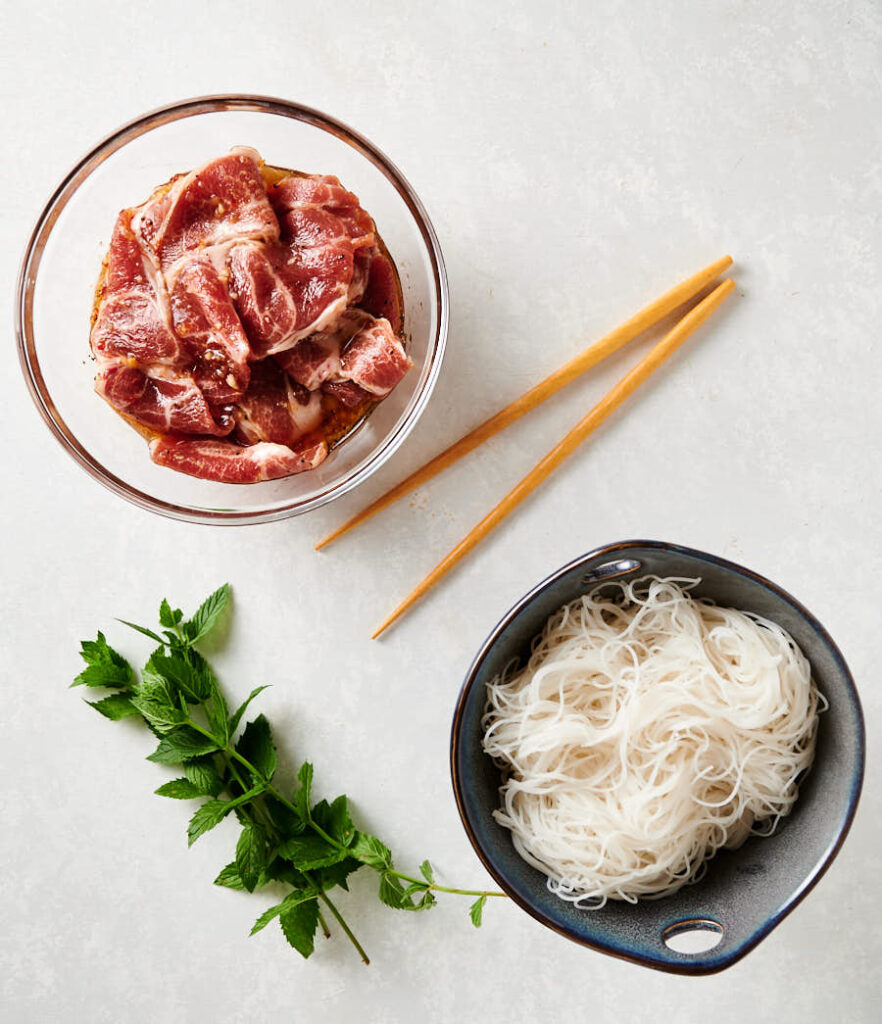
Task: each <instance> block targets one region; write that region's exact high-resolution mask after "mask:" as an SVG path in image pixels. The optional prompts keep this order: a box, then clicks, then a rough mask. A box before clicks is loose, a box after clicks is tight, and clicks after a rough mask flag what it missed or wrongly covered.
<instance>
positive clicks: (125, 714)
mask: <svg viewBox="0 0 882 1024" xmlns="http://www.w3.org/2000/svg"><path fill="white" fill-rule="evenodd" d="M86 703H87V704H88V705H89V707H90V708H94V709H95V710H96V711H100V712H101V714H102V715H104V717H105V718H109V719H111V721H114V722H116V721H119V719H120V718H129V717H131V716H132V715H137V714H138V709H137V708H136V707H134V706H133V705H132V702H131V701H130V700H129V698H128V697H126V696H124V695H123V694H121V693H113V694H111V695H110V696H109V697H105V698H104V699H103V700H87V701H86Z"/></svg>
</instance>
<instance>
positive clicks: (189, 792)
mask: <svg viewBox="0 0 882 1024" xmlns="http://www.w3.org/2000/svg"><path fill="white" fill-rule="evenodd" d="M153 792H154V793H156V795H157V796H167V797H171V799H172V800H194V799H195V798H196V797H198V796H205V794H204V793H203V792H202V790H201V789H200V788H199V787H198V786H194V785H193V783H192V782H190V780H189V779H172V780H171V782H166V783H163V785H161V786H160V787H159V789H154V790H153Z"/></svg>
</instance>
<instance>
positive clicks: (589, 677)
mask: <svg viewBox="0 0 882 1024" xmlns="http://www.w3.org/2000/svg"><path fill="white" fill-rule="evenodd" d="M699 582H700V581H699V580H685V579H659V578H657V577H647V578H644V579H641V580H637V581H635V582H632V583H627V584H626V583H613V584H606V585H605V586H603V587H601V588H598V589H596V590H594V591H593V592H592V593H590V594H587V595H585V596H584V597H581V598H579V599H577V600H575V601H573V602H572V603H570V604H568V605H565V606H564V607H563V608H561V609H560V610H559V611H558V612H557V613H556V614H555V615H553V616H552V617H551V618H550V619H549V620H548V622H547V624H546V626H545V629H544V631H543V633H542V635H541V636H540V637H538V638H537V639H536V640H535V641H534V646H533V652H532V655H531V657H530V659H529V662H528V664H527V665H526V666H525V667H523V668H518V667H517V666H515V665H513V666H511V667H510V668H509V669H508V670H507V671H506V672H505V673H503V675H502V676H501V677H499V678H497V679H495V680H493V682H491V683H490V684H489V686H488V688H487V696H488V702H487V709H486V712H485V716H484V720H483V729H484V741H483V742H484V749H485V751H486V752H487V753H488V754H489V755H490V756H491V757H493V758H494V760H495V761H496V762H497V764H498V765H499V766H500V767H501V768H502V770H503V779H504V781H503V785H502V787H501V789H500V797H501V807H500V808H499V809H498V810H497V811H496V812H495V817H496V819H497V821H498V822H499V823H500V824H502V825H504V826H505V827H506V828H508V829H510V830H511V834H512V838H513V841H514V844H515V847H516V848H517V850H518V852H519V853H520V855H521V856H522V857H523V858H524V859H525V860H526V861H528V862H529V863H530V864H532V865H533V866H534V867H535V868H537V869H538V870H540V871H542V872H544V874H546V875H547V876H548V887H549V889H550V890H551V891H552V892H554V893H556V894H557V895H558V896H560V897H561V898H562V899H565V900H569V901H572V902H573V903H576V904H578V905H579V906H583V907H588V908H599V907H602V906H603V905H604V904H605V903H606V901H607V900H610V899H613V900H627V901H629V902H632V903H633V902H636V900H637V899H638V898H644V897H646V898H658V897H661V896H666V895H668V894H670V893H673V892H675V891H676V890H677V889H679V888H680V887H681V886H683V885H685V884H686V883H687V882H693V881H697V880H698V879H699V878H700V877H701V875H702V874H703V873H704V871H705V869H706V865H707V862H708V860H709V859H710V858H711V857H713V855H714V854H715V853H716V851H717V850H719V849H720V848H721V847H727V848H735V847H737V846H740V845H741V844H742V843H743V842H744V840H745V839H746V838H747V837H748V835H750V834H762V835H770V834H771V833H772V832H774V830H775V828H776V827H777V825H778V822H779V821H780V820H781V818H782V817H783V816H785V815H786V814H788V813H789V811H790V809H791V808H792V806H793V804H794V802H795V800H796V798H797V795H798V784H799V781H800V779H801V777H802V775H803V774H804V773H805V772H806V770H807V769H808V768H809V766H810V764H811V762H812V757H813V755H814V746H815V735H816V732H817V721H818V712H819V710H822V709H823V707H825V706H826V705H825V702H824V700H823V698H822V697H821V695H820V694H819V692H818V690H817V687H816V686H815V684H814V683H813V681H812V678H811V670H810V666H809V663H808V661H807V659H806V657H805V655H804V654H803V653H802V651H800V649H799V648H798V647H797V645H796V643H795V642H794V641H793V639H792V638H791V637H790V636H789V634H788V633H786V632H785V631H784V630H783V629H781V627H780V626H778V625H776V624H775V623H774V622H770V621H768V620H767V619H763V618H761V617H760V616H758V615H752V614H750V613H749V612H742V611H737V610H736V609H733V608H720V607H718V606H716V605H714V604H713V603H711V602H709V601H706V600H698V599H696V598H694V597H692V596H691V594H690V593H689V591H690V590H691V589H692V588H694V587H695V586H696V585H697V584H698V583H699Z"/></svg>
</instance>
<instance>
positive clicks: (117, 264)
mask: <svg viewBox="0 0 882 1024" xmlns="http://www.w3.org/2000/svg"><path fill="white" fill-rule="evenodd" d="M131 221H132V211H131V210H123V212H122V213H121V214H120V215H119V218H118V219H117V222H116V226H115V227H114V229H113V235H112V237H111V239H110V248H109V250H108V253H107V272H106V275H105V278H104V294H103V297H102V299H101V302H100V305H99V307H98V316H97V318H96V320H95V325H94V327H93V328H92V334H91V338H90V344H91V346H92V351H93V352H94V353H95V356H96V358H98V359H99V360H100V361H106V360H111V361H116V360H120V359H124V360H126V362H128V363H133V362H134V363H137V364H138V365H139V366H149V365H151V364H160V365H163V366H169V367H181V366H186V365H187V364H188V363H189V362H190V353H189V351H188V350H187V347H186V345H184V344H183V343H182V342H181V341H180V340H179V338H178V337H177V336H176V335H175V332H174V331H173V330H172V328H171V312H170V310H169V305H168V296H167V295H166V291H165V285H164V283H163V282H162V279H161V278H158V275H157V273H156V270H155V268H154V267H153V264H152V263H151V262H150V260H148V259H146V258H145V256H144V253H143V252H142V250H141V247H140V246H139V244H138V241H137V239H136V238H135V236H134V234H133V233H132V228H131Z"/></svg>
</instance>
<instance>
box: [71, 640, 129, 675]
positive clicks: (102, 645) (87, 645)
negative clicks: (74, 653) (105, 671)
mask: <svg viewBox="0 0 882 1024" xmlns="http://www.w3.org/2000/svg"><path fill="white" fill-rule="evenodd" d="M80 657H81V658H82V659H83V661H84V662H85V663H86V664H87V665H103V664H108V663H109V664H112V665H119V666H121V667H123V668H124V667H125V666H127V665H128V662H127V661H126V659H125V658H124V657H123V656H122V655H121V654H118V653H117V652H116V651H115V650H114V649H113V648H112V647H111V646H109V644H108V643H107V640H106V639H105V637H104V634H103V633H101V632H100V631H99V633H98V636H97V639H95V640H81V641H80Z"/></svg>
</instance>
